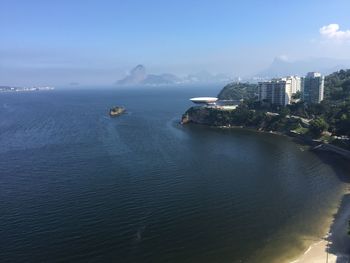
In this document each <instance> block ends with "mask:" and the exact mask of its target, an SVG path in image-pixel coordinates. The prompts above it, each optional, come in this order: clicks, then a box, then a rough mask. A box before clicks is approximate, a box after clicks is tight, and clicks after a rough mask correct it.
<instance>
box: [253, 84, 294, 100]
mask: <svg viewBox="0 0 350 263" xmlns="http://www.w3.org/2000/svg"><path fill="white" fill-rule="evenodd" d="M292 95H293V93H292V80H291V79H290V78H283V79H273V80H271V81H265V82H259V100H260V101H268V102H270V103H271V104H276V105H282V106H286V105H287V104H290V103H291V99H292Z"/></svg>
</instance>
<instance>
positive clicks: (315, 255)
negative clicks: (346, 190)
mask: <svg viewBox="0 0 350 263" xmlns="http://www.w3.org/2000/svg"><path fill="white" fill-rule="evenodd" d="M349 220H350V194H347V195H345V196H344V197H343V199H342V202H341V205H340V208H339V210H338V212H337V214H336V215H335V217H334V221H333V223H332V225H331V227H330V231H329V233H330V234H329V235H328V236H327V237H325V238H324V239H322V240H320V241H318V242H316V243H314V244H312V245H311V246H310V247H309V248H308V249H307V250H306V251H305V252H304V253H303V255H302V256H301V257H299V258H298V259H297V260H294V261H292V262H291V263H349V262H350V236H348V235H347V229H348V222H349Z"/></svg>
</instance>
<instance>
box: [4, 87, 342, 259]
mask: <svg viewBox="0 0 350 263" xmlns="http://www.w3.org/2000/svg"><path fill="white" fill-rule="evenodd" d="M218 91H219V89H216V88H212V89H207V90H203V89H190V88H180V89H146V90H141V89H133V90H114V89H102V88H101V89H93V90H75V91H73V90H70V91H69V90H66V91H64V90H63V91H59V90H57V91H52V92H37V93H7V94H0V261H1V262H103V261H104V262H135V263H137V262H219V263H220V262H223V263H225V262H282V261H281V260H282V258H284V257H286V256H293V255H294V254H293V253H297V252H300V250H302V249H305V242H306V243H307V242H312V240H313V239H315V238H317V237H320V236H322V235H323V234H324V230H325V227H324V224H326V222H327V218H329V217H330V216H331V215H332V212H333V210H332V208H334V206H335V205H336V204H337V201H339V198H340V195H341V191H342V188H343V184H342V183H341V181H340V179H339V175H337V172H336V171H335V170H334V169H333V168H332V167H331V166H330V165H328V164H325V163H323V162H322V161H321V160H320V159H319V158H318V157H317V156H316V155H314V154H313V153H311V152H309V151H307V150H305V149H303V148H302V147H301V146H299V145H297V144H295V143H293V142H291V141H290V140H289V139H287V138H285V137H279V136H274V135H269V134H257V133H254V132H249V131H244V130H220V129H214V128H206V127H202V126H194V125H188V126H184V127H183V126H181V125H179V124H178V122H179V120H180V117H181V114H182V113H183V112H184V111H185V110H186V109H187V108H188V107H189V106H190V103H189V102H188V98H189V97H191V96H197V95H216V94H217V93H218ZM113 105H124V106H125V107H126V108H127V110H128V113H127V114H125V115H123V116H121V117H119V118H114V119H111V118H109V117H108V114H107V113H108V109H109V107H111V106H113Z"/></svg>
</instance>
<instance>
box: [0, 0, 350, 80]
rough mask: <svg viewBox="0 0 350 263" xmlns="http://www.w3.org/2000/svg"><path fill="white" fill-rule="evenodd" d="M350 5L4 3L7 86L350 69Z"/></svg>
mask: <svg viewBox="0 0 350 263" xmlns="http://www.w3.org/2000/svg"><path fill="white" fill-rule="evenodd" d="M349 13H350V1H349V0H324V1H323V0H318V1H316V0H293V1H290V0H288V1H287V0H275V1H272V0H264V1H261V0H244V1H243V0H242V1H237V0H216V1H214V0H191V1H190V0H176V1H175V0H173V1H167V0H163V1H161V0H147V1H143V0H138V1H137V0H123V1H121V0H114V1H112V0H98V1H97V0H90V1H89V0H84V1H83V0H74V1H73V0H50V1H47V0H30V1H28V0H22V1H21V0H0V85H65V84H69V83H71V82H79V83H82V84H111V83H113V82H115V81H116V80H117V79H119V78H120V77H122V76H123V75H125V74H126V73H127V72H128V71H129V70H130V69H131V68H132V67H134V66H135V65H137V64H143V65H144V66H145V67H146V69H147V71H148V72H151V73H165V72H170V73H174V74H178V75H180V76H181V75H186V74H190V73H194V72H197V71H201V70H207V71H209V72H212V73H227V74H230V75H233V76H249V75H253V74H254V73H256V72H259V71H260V70H263V69H264V68H266V67H268V65H269V64H270V63H271V62H272V61H273V59H274V58H276V57H280V58H282V59H285V60H290V61H293V60H302V59H306V58H310V57H330V58H342V59H344V58H345V59H350V15H349Z"/></svg>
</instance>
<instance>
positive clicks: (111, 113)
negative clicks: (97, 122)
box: [109, 106, 125, 117]
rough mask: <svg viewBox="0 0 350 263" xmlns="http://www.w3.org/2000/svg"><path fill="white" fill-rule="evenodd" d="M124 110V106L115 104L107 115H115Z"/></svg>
mask: <svg viewBox="0 0 350 263" xmlns="http://www.w3.org/2000/svg"><path fill="white" fill-rule="evenodd" d="M124 112H125V108H124V107H119V106H115V107H113V108H111V109H110V110H109V116H111V117H117V116H119V115H121V114H123V113H124Z"/></svg>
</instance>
